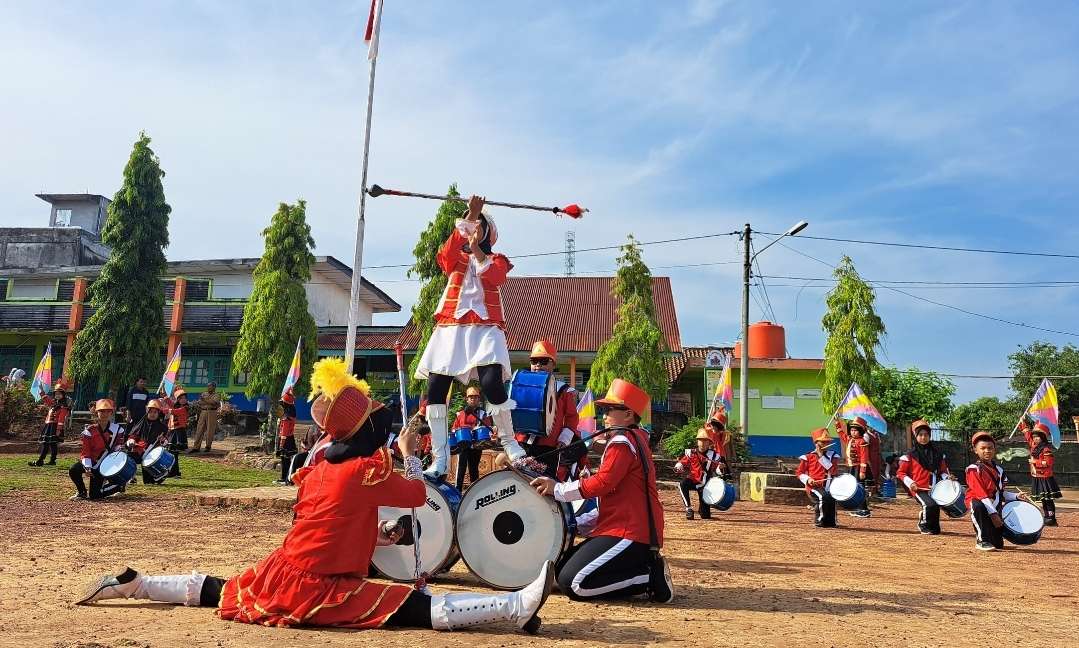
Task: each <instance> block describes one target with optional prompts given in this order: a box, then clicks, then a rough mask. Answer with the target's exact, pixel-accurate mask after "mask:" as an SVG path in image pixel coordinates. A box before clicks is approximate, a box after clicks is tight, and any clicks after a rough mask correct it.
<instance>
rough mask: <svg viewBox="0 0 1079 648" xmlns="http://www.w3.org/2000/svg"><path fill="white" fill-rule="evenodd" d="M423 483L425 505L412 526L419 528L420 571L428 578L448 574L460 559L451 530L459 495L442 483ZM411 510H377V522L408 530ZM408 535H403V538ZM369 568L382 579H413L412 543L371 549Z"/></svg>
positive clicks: (458, 506) (382, 507)
mask: <svg viewBox="0 0 1079 648" xmlns="http://www.w3.org/2000/svg"><path fill="white" fill-rule="evenodd" d="M423 481H424V487H425V488H426V489H427V502H426V503H425V504H424V505H423V506H422V507H418V508H416V509H415V511H416V526H417V527H418V528H419V538H417V539H416V540H418V542H419V545H420V568H421V569H422V570H423V571H425V572H427V573H429V574H440V573H442V572H446V571H449V570H450V568H451V567H453V565H454V564H455V563H456V562H457V561H458V559H460V557H461V553H460V552H459V551H458V550H457V543H456V541H455V540H454V537H453V529H454V525H455V522H456V520H457V509H458V508H460V506H461V493H459V492H458V491H457V489H456V488H454V487H453V486H450V485H449V484H447V483H445V482H440V483H438V484H432V483H431V482H429V481H428V480H426V479H425V480H423ZM411 515H412V509H407V508H397V507H393V506H380V507H378V519H380V520H401V519H402V518H404V519H403V523H404V524H408V525H409V526H411V524H412V522H411ZM408 533H409V532H408V531H406V535H407V534H408ZM371 564H372V565H373V566H374V567H375V569H377V570H378V571H379V572H380V573H381V574H382V575H384V576H386V577H387V578H390V579H392V580H395V581H407V582H411V581H412V580H414V579H415V577H416V576H415V572H416V557H415V553H414V548H413V544H412V543H408V544H395V545H389V546H386V547H375V552H374V554H372V556H371Z"/></svg>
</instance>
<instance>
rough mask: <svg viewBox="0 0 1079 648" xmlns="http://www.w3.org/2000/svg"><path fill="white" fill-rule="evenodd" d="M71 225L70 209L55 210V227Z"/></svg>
mask: <svg viewBox="0 0 1079 648" xmlns="http://www.w3.org/2000/svg"><path fill="white" fill-rule="evenodd" d="M70 225H71V210H70V209H57V210H56V226H57V227H68V226H70Z"/></svg>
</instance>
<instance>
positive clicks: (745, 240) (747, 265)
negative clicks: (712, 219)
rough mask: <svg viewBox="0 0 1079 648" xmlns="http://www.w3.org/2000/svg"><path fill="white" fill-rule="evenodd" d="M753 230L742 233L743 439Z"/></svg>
mask: <svg viewBox="0 0 1079 648" xmlns="http://www.w3.org/2000/svg"><path fill="white" fill-rule="evenodd" d="M752 233H753V230H752V229H751V228H750V227H749V223H746V227H745V229H744V230H743V231H742V259H743V261H742V357H741V358H740V360H741V363H740V364H739V367H738V424H739V425H740V426H741V428H742V438H743V439H748V438H749V280H750V278H751V277H752V276H753V268H752V263H751V262H752V259H751V257H750V253H749V244H750V237H751V236H752Z"/></svg>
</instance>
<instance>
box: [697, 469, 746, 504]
mask: <svg viewBox="0 0 1079 648" xmlns="http://www.w3.org/2000/svg"><path fill="white" fill-rule="evenodd" d="M701 496H702V497H703V498H704V503H705V504H707V505H708V506H714V507H716V508H717V509H719V510H721V511H726V510H728V509H730V507H732V506H734V500H736V499H738V489H737V488H736V487H735V485H734V484H732V483H730V482H726V481H723V478H722V477H713V478H711V479H709V480H708V483H707V484H705V485H704V490H703V491H702V492H701Z"/></svg>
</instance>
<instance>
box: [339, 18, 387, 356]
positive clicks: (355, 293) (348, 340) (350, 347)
mask: <svg viewBox="0 0 1079 648" xmlns="http://www.w3.org/2000/svg"><path fill="white" fill-rule="evenodd" d="M377 4H378V8H377V15H376V16H375V21H374V34H373V35H372V38H373V42H372V45H371V47H374V48H375V50H374V52H373V53H374V54H375V56H370V54H369V56H368V58H370V59H371V73H370V78H369V80H368V82H367V126H366V128H365V129H364V133H363V172H362V174H361V176H360V216H359V220H358V221H357V223H356V256H355V258H353V260H352V292H351V295H350V297H349V306H348V333H347V334H346V336H345V366H346V367H347V368H348V372H349V373H352V362H353V358H355V356H356V326H357V324H358V322H357V320H359V318H360V313H359V310H360V289H361V286H362V281H363V279H362V278H361V276H360V273H361V271H362V270H363V227H364V209H365V208H366V206H367V157H368V154H369V153H370V151H371V110H372V107H373V105H374V100H375V63H377V62H378V56H377V53H378V49H377V48H378V31H379V29H380V28H381V26H382V3H381V2H379V3H377Z"/></svg>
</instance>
